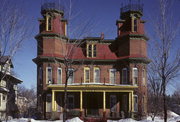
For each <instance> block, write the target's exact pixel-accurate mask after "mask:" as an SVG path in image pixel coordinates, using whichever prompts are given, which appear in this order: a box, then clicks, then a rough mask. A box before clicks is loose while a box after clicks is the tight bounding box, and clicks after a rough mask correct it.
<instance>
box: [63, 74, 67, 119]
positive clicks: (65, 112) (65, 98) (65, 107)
mask: <svg viewBox="0 0 180 122" xmlns="http://www.w3.org/2000/svg"><path fill="white" fill-rule="evenodd" d="M67 83H68V71H66V81H65V88H64V111H63V122H65V121H66V118H67Z"/></svg>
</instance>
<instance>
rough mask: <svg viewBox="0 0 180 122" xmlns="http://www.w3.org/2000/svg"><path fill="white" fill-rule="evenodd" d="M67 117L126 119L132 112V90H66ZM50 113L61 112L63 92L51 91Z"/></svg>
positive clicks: (112, 88)
mask: <svg viewBox="0 0 180 122" xmlns="http://www.w3.org/2000/svg"><path fill="white" fill-rule="evenodd" d="M67 92H68V101H67V109H68V115H69V117H70V116H80V117H86V118H87V117H94V118H96V117H97V118H98V117H100V118H114V119H115V118H126V117H131V116H132V113H133V112H134V100H133V97H134V89H130V87H126V88H123V89H122V88H121V89H120V88H119V89H117V87H111V89H110V88H106V90H105V89H104V88H103V87H99V89H98V87H97V86H96V88H93V87H88V88H86V89H83V87H81V89H79V90H77V87H76V89H72V88H71V89H68V91H67ZM51 94H52V96H51V97H52V106H51V107H52V112H57V113H62V112H63V106H64V105H63V100H64V90H62V89H59V88H54V89H53V90H52V93H51ZM73 114H74V115H73Z"/></svg>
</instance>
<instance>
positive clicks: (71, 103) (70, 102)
mask: <svg viewBox="0 0 180 122" xmlns="http://www.w3.org/2000/svg"><path fill="white" fill-rule="evenodd" d="M67 108H68V109H73V108H74V96H73V95H68V99H67Z"/></svg>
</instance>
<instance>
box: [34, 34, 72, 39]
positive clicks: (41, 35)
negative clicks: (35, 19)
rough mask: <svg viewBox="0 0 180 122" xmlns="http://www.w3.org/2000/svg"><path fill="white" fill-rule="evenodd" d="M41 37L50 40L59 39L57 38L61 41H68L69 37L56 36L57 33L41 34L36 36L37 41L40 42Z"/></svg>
mask: <svg viewBox="0 0 180 122" xmlns="http://www.w3.org/2000/svg"><path fill="white" fill-rule="evenodd" d="M41 37H48V38H54V37H57V38H59V39H65V40H68V37H67V36H64V35H59V34H56V33H40V34H38V35H36V36H35V39H36V40H39V38H41Z"/></svg>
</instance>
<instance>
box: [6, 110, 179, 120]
mask: <svg viewBox="0 0 180 122" xmlns="http://www.w3.org/2000/svg"><path fill="white" fill-rule="evenodd" d="M179 121H180V115H177V114H176V113H174V112H168V122H179ZM8 122H63V121H62V120H56V121H46V120H34V119H28V118H20V119H12V120H8ZM66 122H83V121H82V120H80V119H79V118H78V117H75V118H73V119H69V120H67V121H66ZM107 122H163V118H162V117H155V120H154V121H152V119H151V117H147V119H146V120H141V121H136V120H133V119H131V118H128V119H121V120H118V121H114V120H108V121H107Z"/></svg>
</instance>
